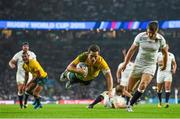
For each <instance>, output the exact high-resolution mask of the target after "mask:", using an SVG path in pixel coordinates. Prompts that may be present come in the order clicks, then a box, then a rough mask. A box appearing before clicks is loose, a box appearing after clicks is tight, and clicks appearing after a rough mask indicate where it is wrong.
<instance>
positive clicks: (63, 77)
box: [59, 70, 69, 81]
mask: <svg viewBox="0 0 180 119" xmlns="http://www.w3.org/2000/svg"><path fill="white" fill-rule="evenodd" d="M68 73H69V72H68V71H67V70H65V71H64V72H63V73H61V75H60V78H59V80H60V81H67V80H68V78H67V74H68Z"/></svg>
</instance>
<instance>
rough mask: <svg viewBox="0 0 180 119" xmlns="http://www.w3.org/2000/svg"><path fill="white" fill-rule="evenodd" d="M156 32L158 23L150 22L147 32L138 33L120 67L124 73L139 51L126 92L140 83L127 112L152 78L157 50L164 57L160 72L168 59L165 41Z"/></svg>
mask: <svg viewBox="0 0 180 119" xmlns="http://www.w3.org/2000/svg"><path fill="white" fill-rule="evenodd" d="M157 32H158V22H157V21H151V22H150V23H149V24H148V26H147V31H146V32H142V33H139V34H138V35H137V36H136V37H135V40H134V42H133V44H132V45H131V47H130V49H129V50H128V53H127V55H126V57H125V61H124V64H123V66H122V67H121V70H122V71H124V70H125V68H126V66H127V64H128V63H129V61H130V60H131V58H132V56H133V55H134V53H135V51H136V50H137V49H139V50H138V54H137V56H136V59H135V63H134V67H133V70H132V73H131V75H130V77H129V83H128V91H129V92H131V91H132V89H133V87H134V85H135V84H136V82H137V81H138V80H140V83H139V85H138V89H137V91H136V92H135V93H134V95H133V97H132V98H131V100H130V103H129V105H128V108H127V110H128V111H129V112H131V111H133V110H132V106H133V105H134V103H135V102H136V101H137V100H138V99H139V98H140V97H141V95H142V94H143V92H144V91H145V89H146V87H147V86H148V85H149V83H150V82H151V80H152V78H153V76H154V73H155V70H156V59H157V53H158V51H159V49H160V50H161V52H162V53H163V55H164V59H163V63H162V64H163V65H162V67H161V68H162V69H161V70H165V68H166V64H167V57H168V56H167V48H166V41H165V39H164V37H163V36H162V35H160V34H159V33H157Z"/></svg>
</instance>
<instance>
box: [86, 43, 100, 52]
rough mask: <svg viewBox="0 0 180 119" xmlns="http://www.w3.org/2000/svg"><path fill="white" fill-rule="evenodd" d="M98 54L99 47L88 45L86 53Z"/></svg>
mask: <svg viewBox="0 0 180 119" xmlns="http://www.w3.org/2000/svg"><path fill="white" fill-rule="evenodd" d="M90 51H92V52H100V47H99V46H98V45H96V44H93V45H90V46H89V48H88V52H90Z"/></svg>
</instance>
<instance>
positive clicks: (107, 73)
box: [100, 59, 113, 97]
mask: <svg viewBox="0 0 180 119" xmlns="http://www.w3.org/2000/svg"><path fill="white" fill-rule="evenodd" d="M100 70H101V71H102V73H103V74H104V76H105V78H106V84H107V90H108V95H109V97H112V88H113V78H112V74H111V70H110V68H109V66H108V64H107V63H106V61H105V60H104V59H102V62H101V64H100Z"/></svg>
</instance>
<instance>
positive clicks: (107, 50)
mask: <svg viewBox="0 0 180 119" xmlns="http://www.w3.org/2000/svg"><path fill="white" fill-rule="evenodd" d="M7 32H11V35H10V36H7V34H6V33H7ZM139 32H141V31H139V30H137V31H123V30H121V31H99V30H98V31H96V30H93V31H38V30H13V31H11V30H6V32H5V31H4V30H2V31H1V37H0V65H1V67H0V72H1V73H0V99H16V98H17V96H16V95H17V91H16V80H15V74H16V70H11V69H10V68H9V66H8V62H9V60H10V59H11V58H12V57H13V55H14V54H15V53H16V52H18V51H19V50H21V44H22V42H24V41H28V42H29V43H30V50H32V51H33V52H35V53H36V55H37V60H39V61H40V63H41V65H42V66H43V67H44V68H45V70H46V71H47V72H48V75H49V79H50V80H49V82H48V83H47V85H46V86H45V91H44V92H43V93H42V95H43V96H44V98H47V99H49V100H57V99H89V98H91V99H93V98H94V97H96V96H97V95H98V94H100V93H101V92H102V91H104V90H106V81H105V79H104V77H103V76H102V75H100V76H99V77H98V78H97V79H96V80H94V81H93V82H92V83H91V85H89V86H87V87H85V86H80V85H78V84H77V85H76V86H74V87H73V88H72V89H71V90H66V89H65V82H60V81H59V76H60V74H61V73H62V72H63V71H64V70H65V68H66V66H67V65H68V64H69V63H70V62H71V61H72V60H73V59H74V58H75V57H76V56H77V55H78V54H80V53H81V52H84V51H87V48H88V46H89V45H90V44H93V43H96V44H98V45H99V46H100V47H101V55H102V56H103V57H104V58H105V60H107V62H108V64H109V66H110V68H111V71H112V74H113V78H114V85H116V83H115V80H116V79H115V72H116V69H117V67H118V64H119V63H121V62H122V61H123V55H122V53H121V52H122V50H123V49H124V48H126V49H128V48H129V47H130V45H131V43H132V42H133V40H134V37H135V36H136V35H137V34H138V33H139ZM161 34H162V35H164V37H165V38H166V40H167V42H168V44H169V45H170V51H171V52H172V53H174V54H175V56H176V60H177V64H179V63H180V54H179V53H178V44H179V43H180V40H179V38H180V32H179V31H178V30H164V31H161ZM178 72H179V68H178V69H177V73H176V75H175V76H174V80H173V86H172V87H173V88H172V90H173V89H174V88H178V87H179V84H180V80H178V77H180V75H179V73H178ZM154 85H156V80H155V79H154V80H153V81H152V83H151V86H149V89H150V91H148V92H147V93H146V94H145V96H146V95H147V96H148V97H155V96H156V94H155V91H154V90H153V89H152V86H154ZM172 93H174V91H172ZM172 96H174V95H173V94H172Z"/></svg>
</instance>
